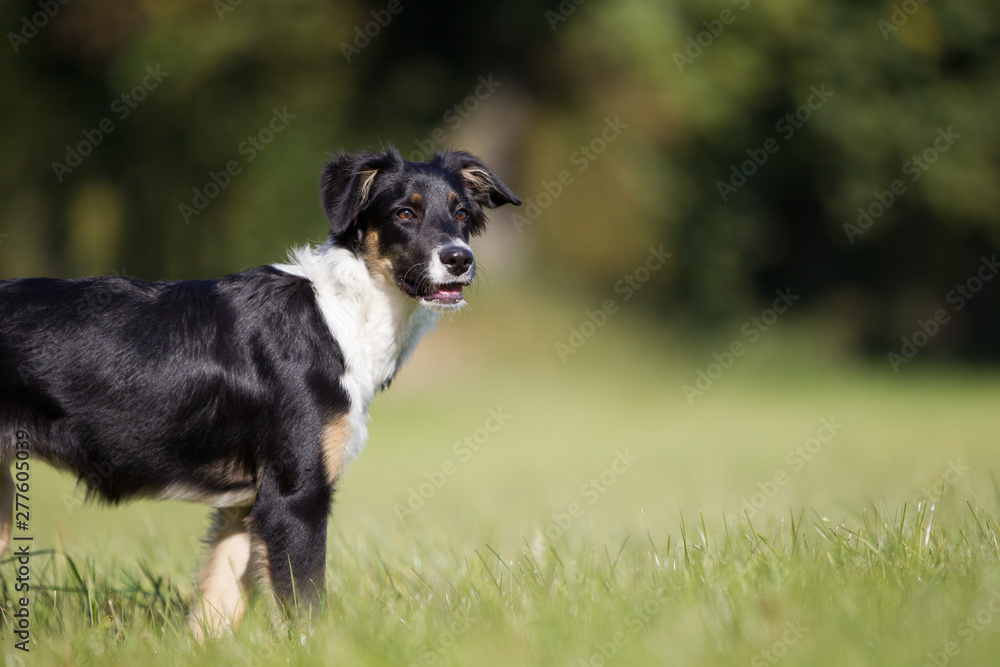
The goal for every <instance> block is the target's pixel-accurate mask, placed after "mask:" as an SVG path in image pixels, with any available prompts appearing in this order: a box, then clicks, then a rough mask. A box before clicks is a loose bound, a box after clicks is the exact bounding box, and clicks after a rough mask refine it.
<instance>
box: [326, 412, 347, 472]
mask: <svg viewBox="0 0 1000 667" xmlns="http://www.w3.org/2000/svg"><path fill="white" fill-rule="evenodd" d="M349 436H350V427H349V426H348V424H347V416H346V415H342V416H340V417H337V418H336V419H334V420H333V421H331V422H329V423H327V425H326V426H325V427H324V428H323V465H324V466H326V478H327V480H329V481H330V483H331V484H333V482H334V481H336V479H337V478H338V477H340V472H341V470H343V468H344V464H345V463H347V461H346V460H345V458H346V452H345V451H344V450H345V449H346V448H347V438H348V437H349Z"/></svg>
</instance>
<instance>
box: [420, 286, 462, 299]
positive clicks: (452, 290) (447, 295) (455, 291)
mask: <svg viewBox="0 0 1000 667" xmlns="http://www.w3.org/2000/svg"><path fill="white" fill-rule="evenodd" d="M427 298H429V299H434V300H435V301H461V300H462V285H460V284H458V283H451V284H448V285H439V286H438V287H437V289H435V290H434V291H432V292H431V293H430V294H428V295H427Z"/></svg>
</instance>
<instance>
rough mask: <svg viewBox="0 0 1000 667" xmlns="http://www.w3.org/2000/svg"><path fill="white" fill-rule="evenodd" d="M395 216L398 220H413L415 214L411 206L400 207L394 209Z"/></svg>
mask: <svg viewBox="0 0 1000 667" xmlns="http://www.w3.org/2000/svg"><path fill="white" fill-rule="evenodd" d="M396 217H397V218H399V219H400V220H413V219H414V218H415V217H417V214H416V213H414V212H413V209H412V208H401V209H399V210H398V211H396Z"/></svg>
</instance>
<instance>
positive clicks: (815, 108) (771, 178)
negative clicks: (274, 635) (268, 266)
mask: <svg viewBox="0 0 1000 667" xmlns="http://www.w3.org/2000/svg"><path fill="white" fill-rule="evenodd" d="M998 19H1000V7H998V6H997V5H996V4H995V3H994V2H991V1H990V0H958V1H957V2H954V3H949V4H948V5H946V6H942V5H940V4H934V5H932V4H928V3H921V2H919V0H903V1H902V2H884V3H875V4H871V3H860V2H853V1H847V0H843V1H841V2H832V3H831V2H820V0H711V1H708V0H706V1H694V0H692V1H691V2H679V1H672V2H659V3H652V2H648V1H647V0H621V1H620V2H614V3H596V2H586V3H582V4H577V3H576V2H571V1H570V0H565V1H563V2H558V1H556V0H549V1H541V0H510V1H507V2H501V3H494V4H489V3H486V4H483V3H480V4H475V3H461V2H457V1H449V2H443V3H435V4H434V5H433V6H429V5H425V4H421V3H416V2H411V0H395V1H394V2H393V1H391V0H387V1H386V2H368V3H363V2H360V1H358V0H351V1H345V2H339V3H319V2H311V1H307V0H292V1H290V2H285V3H281V4H278V3H246V2H239V3H237V2H236V1H235V0H214V1H213V2H208V1H207V0H204V1H199V2H192V1H191V0H182V1H179V2H168V1H166V0H159V1H157V0H145V1H143V2H138V1H137V0H121V1H119V0H92V1H90V2H69V3H66V4H62V5H60V4H58V3H55V4H52V3H47V2H8V3H5V4H4V5H3V6H2V8H0V20H2V21H3V24H4V26H6V30H5V33H6V35H7V40H8V45H9V48H10V50H9V51H8V52H6V53H5V54H4V55H3V57H0V74H2V76H3V81H4V83H5V84H6V85H5V86H4V87H3V90H2V92H0V95H2V96H3V100H2V101H3V104H2V105H0V121H2V128H3V130H2V135H3V148H4V157H5V159H4V160H3V162H2V163H0V234H7V236H6V237H5V238H3V239H2V241H0V277H12V276H20V275H31V274H43V273H44V274H54V275H65V276H70V275H79V274H81V273H106V272H110V271H112V270H118V271H121V270H127V272H128V273H129V274H133V275H139V276H141V277H144V278H151V279H155V278H178V277H199V276H210V275H217V274H219V273H220V272H223V271H232V270H238V269H240V268H242V267H245V266H248V265H252V264H259V263H264V262H269V261H273V260H275V259H277V258H278V256H279V255H280V253H281V249H283V248H284V247H286V246H288V245H290V244H292V243H296V242H302V241H303V240H305V239H308V238H318V237H320V236H322V234H323V221H322V216H321V214H320V209H319V206H318V203H317V199H318V195H317V187H316V183H317V174H318V169H319V166H320V164H321V163H322V161H323V159H324V158H325V155H326V153H327V151H328V150H330V149H334V148H338V147H344V148H347V149H357V148H362V147H365V146H368V145H378V144H379V143H381V142H384V141H394V142H395V143H396V144H397V145H399V146H400V148H401V149H402V150H403V152H404V154H409V153H413V152H416V151H419V150H421V145H422V144H421V142H423V144H427V142H432V143H433V144H434V145H436V144H437V143H438V142H437V139H435V138H434V137H440V136H443V135H435V134H434V133H433V130H434V129H435V128H441V127H444V128H445V129H447V130H448V131H449V132H448V133H447V135H448V137H447V140H446V141H445V142H444V143H446V144H448V143H450V142H451V141H453V140H454V139H455V137H457V136H462V137H465V138H468V136H469V135H468V132H466V133H465V134H455V133H451V130H452V129H454V124H453V123H452V122H451V121H449V118H452V119H454V118H455V115H454V114H457V113H462V112H463V108H462V106H461V105H462V103H463V101H464V100H465V99H467V98H468V96H469V95H470V92H472V91H473V90H475V88H476V86H477V85H478V84H477V82H478V81H479V80H480V79H479V78H480V77H489V76H494V77H496V79H497V80H499V81H502V82H504V83H503V85H504V86H506V88H503V90H504V91H514V90H517V91H521V92H520V93H519V95H521V97H523V98H526V99H527V100H529V101H530V104H529V105H525V104H511V102H510V100H511V97H510V96H509V95H508V96H498V97H497V98H496V99H494V100H485V101H483V104H484V105H487V104H493V105H494V108H498V109H504V110H505V111H504V113H518V114H527V115H526V119H527V120H526V121H525V122H519V123H507V124H504V123H502V122H500V121H499V120H498V116H497V115H496V114H493V115H489V114H481V115H479V116H478V121H477V122H476V123H475V124H472V123H470V124H469V125H467V126H465V127H464V128H463V130H467V129H468V128H469V127H471V126H473V125H474V126H475V128H476V132H479V133H483V132H493V133H494V134H496V133H506V134H509V135H510V136H509V140H508V141H507V142H506V143H507V144H509V145H510V152H511V154H512V155H513V156H514V159H515V161H514V163H513V164H512V165H511V167H510V169H511V170H513V171H515V172H516V176H514V177H513V178H511V179H509V180H511V181H512V182H513V184H514V185H515V186H516V188H517V190H518V192H519V194H521V195H522V196H523V198H524V200H525V203H526V206H525V208H524V209H523V210H522V211H519V215H521V216H522V218H521V219H522V220H523V219H525V218H524V216H526V215H529V214H530V215H529V217H530V219H531V220H530V226H527V227H525V228H523V229H522V230H521V231H522V232H523V233H522V234H521V235H520V237H519V238H520V239H521V240H522V242H526V243H528V244H533V245H534V246H535V252H538V253H544V255H545V257H546V258H547V261H546V262H545V263H544V264H543V265H542V267H543V268H540V269H537V270H539V271H542V272H545V274H544V277H545V278H546V279H547V282H550V283H553V284H556V285H559V284H560V282H561V283H562V285H563V287H565V288H571V289H576V290H579V289H581V285H582V286H584V287H585V288H586V289H590V290H593V291H594V293H595V294H596V295H606V294H608V293H609V292H610V291H611V289H612V286H613V285H614V284H615V281H617V280H618V279H619V278H621V276H622V275H623V274H625V273H627V272H631V271H632V270H633V269H634V268H635V267H637V266H638V265H639V264H640V263H641V262H642V261H643V260H644V258H645V257H646V255H647V253H648V252H649V247H650V246H654V247H658V246H659V245H660V244H663V245H664V246H665V248H666V249H667V250H668V251H671V252H673V258H672V260H671V262H670V263H669V264H668V268H666V269H664V270H663V272H662V274H658V275H657V278H656V280H651V281H650V282H649V283H648V287H647V288H645V289H644V292H643V299H644V301H643V303H644V304H645V305H647V306H649V307H650V308H651V309H655V310H656V311H657V312H660V313H662V314H664V315H670V316H675V317H687V318H689V319H691V320H692V321H694V322H699V323H702V324H705V325H714V326H719V325H722V324H726V325H727V326H729V323H730V322H732V321H733V320H736V321H739V319H740V318H743V317H746V316H747V315H749V314H752V313H753V312H754V311H755V310H759V307H760V305H761V304H762V303H766V302H767V301H769V300H770V299H771V298H772V296H771V295H772V294H773V292H774V290H775V289H777V288H785V287H791V288H792V289H793V290H794V291H796V292H797V293H799V294H801V295H802V297H803V299H802V301H801V302H800V303H802V304H811V305H809V306H806V305H803V306H797V308H801V309H802V310H803V311H806V310H809V309H812V310H813V311H814V312H816V313H819V314H821V315H823V316H825V317H828V318H831V319H833V320H835V321H837V322H838V324H839V325H840V326H843V327H844V328H845V329H847V330H849V331H850V332H851V333H852V334H853V335H854V336H855V337H856V340H857V342H858V345H859V346H860V347H862V348H867V349H870V350H872V351H877V352H879V353H884V352H885V351H886V350H887V349H890V348H892V347H894V346H898V339H899V337H900V336H904V335H909V334H911V333H912V332H913V331H914V329H916V327H917V322H918V320H924V319H926V318H927V317H929V316H931V315H932V314H933V313H934V311H935V310H936V309H938V308H946V309H948V311H949V313H950V315H951V316H952V323H950V324H949V325H948V326H947V327H946V328H943V329H942V333H941V336H940V337H939V340H936V341H935V346H934V348H935V349H936V350H937V351H938V352H941V353H945V354H954V355H964V356H969V357H974V356H997V355H998V354H1000V343H998V341H1000V284H987V285H986V286H985V287H983V289H982V290H981V291H979V292H977V293H976V294H975V296H974V298H971V299H968V300H966V301H965V304H964V307H963V308H962V309H961V310H959V309H958V308H957V307H956V304H954V303H949V301H948V294H949V292H950V290H952V289H954V288H955V287H956V285H964V283H965V282H966V281H967V280H968V279H969V278H970V277H972V276H974V274H975V273H976V271H978V270H979V268H980V264H981V261H982V260H981V258H982V257H983V256H986V257H991V256H992V254H993V252H994V249H995V248H996V247H997V241H998V234H1000V206H998V204H1000V202H998V199H1000V189H998V187H997V183H998V176H1000V173H998V169H1000V156H998V150H1000V144H998V142H997V140H996V139H997V137H996V120H995V116H996V113H995V109H996V108H998V104H997V102H998V98H1000V39H998V32H1000V20H998ZM501 97H504V99H503V100H501V99H500V98H501ZM456 104H457V105H458V108H457V109H456ZM449 110H451V112H452V114H453V115H452V116H451V117H449V116H448V115H447V114H448V113H449ZM500 138H501V139H502V137H500ZM497 143H498V138H497V137H496V136H494V137H493V139H492V141H490V142H485V143H483V145H486V146H495V145H496V144H497ZM915 158H916V159H915ZM931 158H933V160H932V159H931ZM561 176H562V179H563V180H562V181H560V177H561ZM897 181H898V182H899V183H898V184H897V185H896V187H895V191H894V189H893V187H894V186H893V184H894V183H895V182H897ZM897 193H898V194H897ZM185 207H187V208H185ZM997 282H998V283H1000V281H997Z"/></svg>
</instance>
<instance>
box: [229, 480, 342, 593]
mask: <svg viewBox="0 0 1000 667" xmlns="http://www.w3.org/2000/svg"><path fill="white" fill-rule="evenodd" d="M332 496H333V489H332V485H331V484H330V483H329V482H328V481H327V480H326V477H325V474H324V473H323V468H322V466H321V465H319V466H306V467H303V468H302V469H299V470H297V471H294V472H293V471H289V470H284V471H283V474H282V473H280V472H276V471H274V470H270V471H268V472H265V473H264V474H263V475H262V477H261V484H260V490H259V492H258V494H257V502H256V504H255V505H254V507H253V511H252V512H251V513H250V517H249V522H250V525H251V526H252V530H253V535H254V540H255V541H259V542H260V543H261V544H262V546H263V550H262V551H263V563H262V565H263V567H264V569H265V572H266V574H267V577H268V579H269V580H270V584H271V587H272V589H273V591H274V594H275V596H276V597H277V598H278V600H279V601H280V602H281V603H283V604H284V606H285V608H286V609H288V608H290V607H292V606H293V605H294V604H298V606H299V607H300V608H302V609H307V608H309V607H312V606H313V605H314V603H316V602H317V599H318V598H319V596H320V595H321V594H322V593H323V591H324V582H325V577H326V524H327V516H328V515H329V512H330V502H331V499H332Z"/></svg>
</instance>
